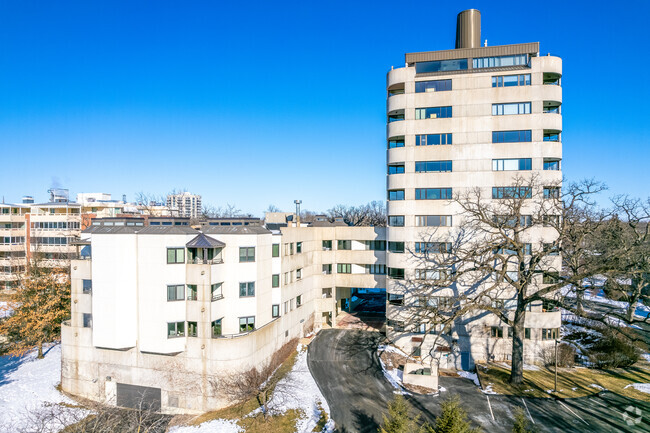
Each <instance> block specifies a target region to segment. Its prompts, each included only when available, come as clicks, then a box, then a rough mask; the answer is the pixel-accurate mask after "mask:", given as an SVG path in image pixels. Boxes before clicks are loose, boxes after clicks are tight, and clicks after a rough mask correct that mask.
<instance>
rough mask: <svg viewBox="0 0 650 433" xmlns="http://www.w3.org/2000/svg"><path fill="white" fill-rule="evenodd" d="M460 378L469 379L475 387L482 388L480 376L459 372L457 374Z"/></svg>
mask: <svg viewBox="0 0 650 433" xmlns="http://www.w3.org/2000/svg"><path fill="white" fill-rule="evenodd" d="M456 373H457V374H458V375H459V376H460V377H464V378H465V379H469V380H471V381H473V382H474V385H476V386H481V382H479V381H478V375H477V374H476V373H472V372H469V371H457V372H456Z"/></svg>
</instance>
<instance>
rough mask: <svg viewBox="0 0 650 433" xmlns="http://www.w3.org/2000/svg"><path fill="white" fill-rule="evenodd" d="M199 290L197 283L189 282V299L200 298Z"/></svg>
mask: <svg viewBox="0 0 650 433" xmlns="http://www.w3.org/2000/svg"><path fill="white" fill-rule="evenodd" d="M198 293H199V292H198V290H197V287H196V284H188V285H187V300H188V301H196V300H197V299H198Z"/></svg>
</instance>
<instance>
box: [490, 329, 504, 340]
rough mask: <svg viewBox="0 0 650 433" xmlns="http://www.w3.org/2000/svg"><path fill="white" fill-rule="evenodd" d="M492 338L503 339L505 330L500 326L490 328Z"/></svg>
mask: <svg viewBox="0 0 650 433" xmlns="http://www.w3.org/2000/svg"><path fill="white" fill-rule="evenodd" d="M490 336H491V337H492V338H503V328H502V327H500V326H492V327H490Z"/></svg>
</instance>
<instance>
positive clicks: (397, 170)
mask: <svg viewBox="0 0 650 433" xmlns="http://www.w3.org/2000/svg"><path fill="white" fill-rule="evenodd" d="M402 173H404V164H390V165H389V166H388V174H402Z"/></svg>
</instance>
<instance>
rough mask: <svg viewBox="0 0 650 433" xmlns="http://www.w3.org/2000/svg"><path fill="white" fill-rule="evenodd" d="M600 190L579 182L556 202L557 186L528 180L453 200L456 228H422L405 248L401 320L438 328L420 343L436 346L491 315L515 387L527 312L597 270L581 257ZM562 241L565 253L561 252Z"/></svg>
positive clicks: (470, 192) (592, 228) (594, 224)
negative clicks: (502, 327)
mask: <svg viewBox="0 0 650 433" xmlns="http://www.w3.org/2000/svg"><path fill="white" fill-rule="evenodd" d="M603 189H604V187H603V185H601V184H600V183H598V182H595V181H583V182H580V183H577V184H571V185H569V186H568V187H567V188H566V190H565V191H564V195H563V196H562V197H560V184H559V183H557V184H553V185H549V184H548V183H544V184H543V183H541V182H540V180H539V178H538V177H536V176H532V177H530V178H516V179H515V180H514V181H513V183H512V185H510V186H508V187H503V188H498V189H495V190H493V191H492V196H490V197H486V196H485V191H484V190H483V189H481V188H474V189H470V190H468V191H466V192H465V193H463V194H458V195H456V197H455V198H454V200H453V202H452V204H451V206H455V207H457V208H458V209H459V211H460V212H459V214H458V217H456V218H458V219H461V221H458V222H454V225H455V227H456V229H455V230H449V231H448V230H442V229H433V230H430V231H427V230H424V231H423V232H422V233H421V236H422V238H421V242H417V243H416V244H415V248H412V249H410V250H409V253H410V261H411V265H412V267H414V268H415V273H414V274H413V275H410V276H409V278H407V279H404V280H403V281H402V282H401V284H400V285H399V286H401V289H402V290H403V292H404V294H405V296H404V302H405V306H406V308H403V310H402V315H403V316H402V317H405V318H406V322H407V323H409V324H410V326H411V327H413V326H417V325H418V324H421V323H426V322H428V323H429V326H430V327H431V326H432V327H434V329H439V330H440V331H441V332H437V333H434V334H424V337H423V339H422V341H424V339H425V338H433V339H434V342H433V343H434V348H435V346H436V345H437V344H439V343H440V342H442V341H440V339H441V338H442V339H443V341H444V339H445V338H447V337H445V332H444V331H443V330H444V329H447V328H448V327H449V326H451V325H452V324H454V323H455V322H456V321H460V320H462V321H463V322H465V323H466V322H467V321H470V322H471V321H473V320H477V319H478V318H481V317H485V316H486V315H494V316H496V317H497V318H498V319H499V320H500V321H501V322H502V323H504V324H506V325H508V326H510V327H511V328H512V367H511V374H510V382H511V383H513V384H518V383H521V382H522V380H523V364H524V362H523V360H524V321H525V318H526V313H527V310H528V307H529V306H530V305H531V304H532V303H535V304H538V303H542V302H544V301H547V302H548V301H550V300H552V301H555V302H559V301H560V297H561V290H560V289H561V288H562V287H564V286H565V285H567V284H574V285H577V286H580V283H581V282H582V281H583V280H584V279H585V278H587V277H589V276H591V275H593V274H594V273H595V272H597V271H598V270H600V269H598V268H597V267H594V266H592V264H593V263H594V261H592V260H590V259H589V257H588V256H589V255H590V251H589V249H588V245H589V242H588V241H587V238H588V237H589V236H590V234H592V233H594V231H595V230H596V228H597V227H598V225H599V224H600V223H601V222H602V220H603V217H602V215H600V214H594V213H593V212H592V211H590V206H591V201H590V198H591V197H592V196H593V194H596V193H598V192H600V191H602V190H603ZM569 235H570V236H571V240H570V241H567V245H568V246H570V247H571V248H568V249H567V251H566V254H564V249H563V246H564V244H563V242H564V241H565V240H567V237H568V236H569ZM567 260H570V261H571V266H565V264H566V263H565V262H566V261H567ZM397 281H399V280H397ZM434 350H435V349H434ZM432 352H433V351H432ZM430 356H431V357H433V356H435V355H434V354H433V353H432V354H430Z"/></svg>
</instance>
